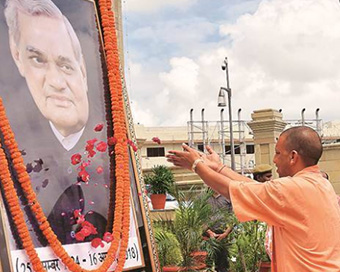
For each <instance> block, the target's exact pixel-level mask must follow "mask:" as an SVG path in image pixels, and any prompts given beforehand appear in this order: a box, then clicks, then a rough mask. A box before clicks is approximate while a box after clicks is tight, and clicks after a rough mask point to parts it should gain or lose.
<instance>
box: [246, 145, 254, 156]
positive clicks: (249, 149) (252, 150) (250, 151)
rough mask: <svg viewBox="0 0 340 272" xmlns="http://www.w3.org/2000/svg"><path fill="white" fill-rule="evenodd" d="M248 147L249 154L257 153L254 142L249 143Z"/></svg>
mask: <svg viewBox="0 0 340 272" xmlns="http://www.w3.org/2000/svg"><path fill="white" fill-rule="evenodd" d="M246 148H247V154H254V153H255V147H254V145H253V144H249V145H247V146H246Z"/></svg>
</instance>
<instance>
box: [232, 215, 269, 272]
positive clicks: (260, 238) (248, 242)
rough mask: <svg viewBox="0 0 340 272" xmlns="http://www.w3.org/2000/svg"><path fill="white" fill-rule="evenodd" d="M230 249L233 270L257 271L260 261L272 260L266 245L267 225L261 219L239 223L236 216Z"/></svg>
mask: <svg viewBox="0 0 340 272" xmlns="http://www.w3.org/2000/svg"><path fill="white" fill-rule="evenodd" d="M234 220H235V228H234V230H233V232H232V233H231V236H232V237H231V238H232V245H231V247H230V250H229V254H230V260H231V261H230V264H231V268H232V270H233V271H237V272H239V271H240V272H241V271H244V272H257V271H258V270H259V262H260V261H270V260H269V258H268V256H267V253H266V251H265V247H264V241H265V232H266V225H265V224H264V223H263V222H259V221H249V222H245V223H239V222H238V221H237V219H236V217H235V216H234Z"/></svg>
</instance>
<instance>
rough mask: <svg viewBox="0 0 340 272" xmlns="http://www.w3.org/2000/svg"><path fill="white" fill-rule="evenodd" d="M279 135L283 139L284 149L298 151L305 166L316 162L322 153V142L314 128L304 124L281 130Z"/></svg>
mask: <svg viewBox="0 0 340 272" xmlns="http://www.w3.org/2000/svg"><path fill="white" fill-rule="evenodd" d="M280 137H284V139H285V148H286V150H287V151H288V152H290V151H292V150H295V151H296V152H298V153H299V155H300V156H301V158H302V159H303V161H304V163H305V166H306V167H308V166H312V165H316V164H317V163H318V161H319V159H320V157H321V155H322V143H321V138H320V136H319V134H318V133H317V132H316V131H315V130H314V129H312V128H310V127H306V126H299V127H292V128H289V129H287V130H285V131H283V132H282V133H281V135H280Z"/></svg>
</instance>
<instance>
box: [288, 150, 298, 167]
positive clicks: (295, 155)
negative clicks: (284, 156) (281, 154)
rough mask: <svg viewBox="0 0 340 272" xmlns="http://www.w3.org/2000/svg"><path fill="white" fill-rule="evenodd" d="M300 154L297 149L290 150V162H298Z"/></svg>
mask: <svg viewBox="0 0 340 272" xmlns="http://www.w3.org/2000/svg"><path fill="white" fill-rule="evenodd" d="M298 156H299V153H298V152H297V151H295V150H292V151H291V152H290V163H291V164H295V163H296V162H297V159H298Z"/></svg>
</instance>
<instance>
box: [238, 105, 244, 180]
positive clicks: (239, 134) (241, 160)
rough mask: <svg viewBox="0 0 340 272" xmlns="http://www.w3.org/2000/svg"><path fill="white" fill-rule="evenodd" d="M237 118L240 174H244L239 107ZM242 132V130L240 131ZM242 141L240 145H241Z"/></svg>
mask: <svg viewBox="0 0 340 272" xmlns="http://www.w3.org/2000/svg"><path fill="white" fill-rule="evenodd" d="M237 119H238V141H239V144H240V145H239V149H240V164H241V175H243V174H244V165H243V137H242V135H241V109H238V111H237ZM242 133H243V132H242ZM241 142H242V145H241Z"/></svg>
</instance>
